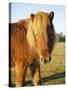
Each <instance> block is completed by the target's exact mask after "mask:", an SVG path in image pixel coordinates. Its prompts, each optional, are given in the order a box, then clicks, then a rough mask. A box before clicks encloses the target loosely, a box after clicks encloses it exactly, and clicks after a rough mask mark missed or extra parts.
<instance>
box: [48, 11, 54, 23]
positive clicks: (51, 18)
mask: <svg viewBox="0 0 67 90" xmlns="http://www.w3.org/2000/svg"><path fill="white" fill-rule="evenodd" d="M49 17H50V20H51V21H52V20H53V18H54V12H53V11H51V12H50V14H49Z"/></svg>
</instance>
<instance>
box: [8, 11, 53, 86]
mask: <svg viewBox="0 0 67 90" xmlns="http://www.w3.org/2000/svg"><path fill="white" fill-rule="evenodd" d="M53 18H54V12H53V11H52V12H50V13H46V12H38V13H36V14H31V15H30V18H29V19H26V20H21V21H19V22H16V23H10V24H9V32H10V33H9V58H10V61H9V67H10V72H9V75H10V76H9V77H10V78H11V67H12V66H14V68H15V85H16V87H18V86H22V85H24V82H25V75H26V71H27V67H28V66H29V67H30V70H31V75H32V80H33V83H34V85H40V84H41V75H40V60H42V61H43V62H44V63H47V62H49V61H50V60H51V52H52V49H53V46H54V40H55V31H54V26H53ZM10 78H9V79H10ZM10 82H11V79H10ZM10 85H11V83H10Z"/></svg>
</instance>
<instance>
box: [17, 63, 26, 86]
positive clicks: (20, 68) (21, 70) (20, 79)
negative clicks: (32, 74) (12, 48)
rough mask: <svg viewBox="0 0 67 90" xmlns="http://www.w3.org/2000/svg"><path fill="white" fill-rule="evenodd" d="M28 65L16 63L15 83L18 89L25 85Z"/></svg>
mask: <svg viewBox="0 0 67 90" xmlns="http://www.w3.org/2000/svg"><path fill="white" fill-rule="evenodd" d="M26 70H27V65H26V64H25V63H23V64H22V63H16V65H15V71H16V78H15V83H16V87H21V86H23V85H24V82H25V75H26Z"/></svg>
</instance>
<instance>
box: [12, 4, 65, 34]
mask: <svg viewBox="0 0 67 90" xmlns="http://www.w3.org/2000/svg"><path fill="white" fill-rule="evenodd" d="M38 11H44V12H51V11H54V20H53V24H54V27H55V31H56V32H57V33H60V32H63V34H65V33H66V31H65V27H66V26H65V7H64V6H58V5H45V4H25V3H12V4H11V22H16V21H19V20H20V19H25V18H28V17H29V16H30V14H31V13H36V12H38Z"/></svg>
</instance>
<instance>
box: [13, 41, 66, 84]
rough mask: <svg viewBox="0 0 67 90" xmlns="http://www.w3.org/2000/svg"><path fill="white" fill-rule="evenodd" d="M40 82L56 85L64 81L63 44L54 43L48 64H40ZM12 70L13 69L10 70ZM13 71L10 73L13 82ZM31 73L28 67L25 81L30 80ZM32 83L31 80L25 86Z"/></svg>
mask: <svg viewBox="0 0 67 90" xmlns="http://www.w3.org/2000/svg"><path fill="white" fill-rule="evenodd" d="M40 66H41V78H42V80H41V84H42V85H56V84H64V83H65V44H64V43H56V45H55V47H54V49H53V52H52V60H51V62H50V63H48V64H41V65H40ZM12 72H14V70H12ZM14 77H15V75H14V73H12V82H13V84H14ZM31 80H32V78H31V73H30V70H29V68H28V70H27V74H26V82H27V81H31ZM30 85H32V83H31V82H29V83H28V84H27V86H30Z"/></svg>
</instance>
